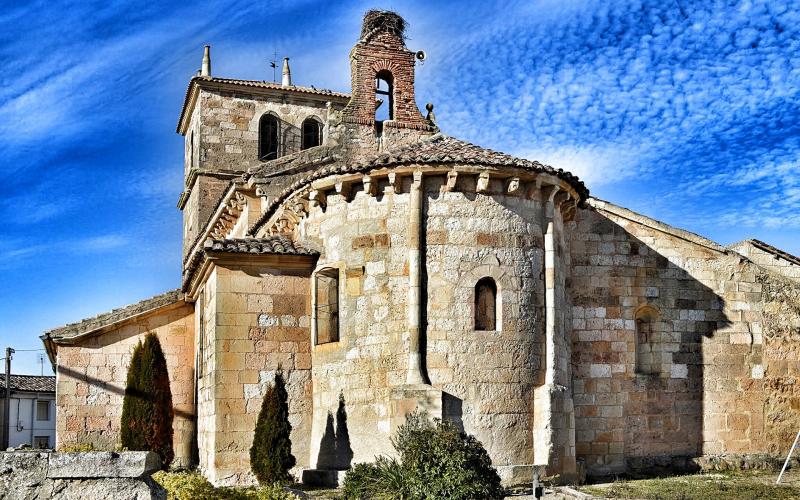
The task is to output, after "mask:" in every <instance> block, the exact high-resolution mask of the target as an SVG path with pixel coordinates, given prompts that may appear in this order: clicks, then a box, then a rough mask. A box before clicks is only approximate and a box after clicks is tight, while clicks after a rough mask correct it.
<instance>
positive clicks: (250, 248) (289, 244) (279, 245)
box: [204, 236, 319, 255]
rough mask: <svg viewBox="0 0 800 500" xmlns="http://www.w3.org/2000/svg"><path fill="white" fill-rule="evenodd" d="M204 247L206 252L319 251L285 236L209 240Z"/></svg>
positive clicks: (295, 252) (310, 252)
mask: <svg viewBox="0 0 800 500" xmlns="http://www.w3.org/2000/svg"><path fill="white" fill-rule="evenodd" d="M204 249H205V251H206V252H214V253H216V252H221V253H251V254H266V253H270V254H292V255H318V253H319V252H317V251H315V250H311V249H308V248H306V247H304V246H303V245H302V244H301V243H299V242H295V241H292V240H291V239H289V238H287V237H285V236H271V237H268V238H239V239H224V240H207V241H206V243H205V246H204Z"/></svg>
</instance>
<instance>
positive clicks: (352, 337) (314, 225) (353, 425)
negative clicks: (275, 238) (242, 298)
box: [300, 176, 544, 465]
mask: <svg viewBox="0 0 800 500" xmlns="http://www.w3.org/2000/svg"><path fill="white" fill-rule="evenodd" d="M401 181H402V182H401V183H400V184H399V186H398V189H397V192H394V191H393V190H392V189H391V188H390V187H389V186H388V184H386V183H385V182H379V183H378V186H377V193H378V194H377V195H369V194H367V193H365V192H364V191H363V189H362V187H361V186H360V185H356V186H354V188H353V193H351V194H350V196H349V199H347V200H346V199H345V198H343V197H342V196H341V195H336V194H333V193H330V194H328V195H327V207H326V208H325V210H324V211H323V210H321V209H314V210H312V211H311V213H310V214H309V216H308V218H307V219H306V220H305V221H304V222H303V224H302V225H301V226H300V238H301V239H302V240H303V241H308V242H311V243H314V244H315V245H317V246H318V247H320V248H322V249H323V250H322V255H321V257H320V259H319V262H318V264H317V268H318V269H322V268H329V267H330V268H336V269H338V270H339V276H340V287H341V290H342V291H341V298H340V303H339V317H340V339H339V342H335V343H330V344H323V345H317V346H314V347H312V355H313V363H312V365H313V368H312V370H313V379H314V393H313V394H314V395H313V397H314V425H313V432H312V448H311V461H312V465H313V464H315V460H317V459H319V458H320V457H321V452H320V449H321V448H323V444H324V442H325V436H326V428H327V427H328V421H329V420H328V415H329V413H330V414H335V412H336V410H337V407H338V401H339V395H340V394H341V395H342V396H343V398H344V402H345V410H346V412H347V422H348V426H349V429H348V434H349V437H350V446H351V448H352V462H353V463H356V462H359V461H367V460H372V458H373V457H374V456H375V455H376V454H380V453H387V454H390V453H392V448H391V445H390V442H389V437H390V433H391V431H392V428H391V427H392V423H391V410H390V392H391V389H392V388H394V387H401V386H403V385H404V384H405V382H406V367H407V366H408V359H407V355H406V354H405V353H406V352H407V349H408V348H407V345H408V344H407V342H408V339H407V338H406V335H407V334H406V332H407V331H408V320H407V315H408V311H407V299H408V281H409V277H408V264H407V263H408V258H409V257H408V255H409V249H408V245H407V227H408V224H409V215H408V213H409V211H408V203H409V189H410V177H405V178H402V179H401ZM424 182H425V194H426V196H425V202H424V214H425V217H424V223H423V227H424V228H425V230H426V233H425V241H424V243H425V245H426V252H425V259H426V262H425V264H424V266H423V268H424V269H426V270H427V278H426V279H427V283H426V285H425V286H426V288H427V296H426V298H425V301H426V303H425V304H423V307H424V308H425V309H426V310H427V316H426V318H427V335H426V339H425V344H426V345H425V351H424V352H425V356H426V359H425V364H426V366H427V369H428V370H427V371H428V373H427V376H428V377H429V379H430V382H431V383H432V384H433V386H434V387H436V388H438V389H442V390H443V391H444V392H445V393H446V394H445V396H444V401H443V407H444V408H443V412H444V414H445V416H447V417H448V418H451V419H453V420H455V421H456V422H458V423H459V424H461V425H463V426H464V428H465V430H467V432H470V433H474V434H475V435H476V436H477V437H478V439H481V440H482V441H483V442H484V444H485V445H486V446H487V449H488V450H489V453H490V455H491V456H492V459H493V461H494V462H495V463H496V464H498V465H519V464H528V465H530V464H532V462H533V457H532V448H533V445H532V437H531V436H532V425H533V412H532V399H533V396H532V393H533V387H534V384H535V383H537V381H538V383H541V382H542V380H543V378H544V375H543V373H542V369H543V367H542V364H541V363H542V361H541V360H542V332H543V329H542V328H543V326H542V319H541V318H542V311H541V306H542V304H543V291H542V290H543V289H542V272H543V260H542V259H543V252H542V242H541V228H540V226H539V217H540V214H541V206H540V203H539V202H538V201H537V200H535V199H534V200H530V199H523V198H519V197H513V196H501V195H499V194H493V195H484V194H481V195H476V194H475V193H474V190H475V182H476V176H475V177H473V176H459V184H458V186H457V188H456V189H455V190H454V191H453V192H443V190H442V185H443V183H444V176H438V177H424ZM492 182H493V183H494V182H495V181H492ZM496 182H497V185H495V184H492V185H491V188H490V190H491V191H493V192H496V193H499V192H501V191H502V187H503V186H502V183H501V182H500V181H496ZM462 191H463V192H462ZM486 276H488V277H492V278H494V279H495V281H496V282H497V285H498V291H499V294H500V297H501V299H500V302H501V303H502V310H501V311H502V312H501V328H500V329H499V330H497V331H491V332H477V331H475V329H474V324H473V318H474V316H473V304H474V295H473V293H474V286H475V284H476V283H477V281H478V279H480V278H482V277H486Z"/></svg>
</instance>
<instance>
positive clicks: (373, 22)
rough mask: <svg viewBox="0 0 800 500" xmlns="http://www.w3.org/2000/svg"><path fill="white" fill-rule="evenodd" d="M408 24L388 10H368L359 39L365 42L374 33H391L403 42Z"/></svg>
mask: <svg viewBox="0 0 800 500" xmlns="http://www.w3.org/2000/svg"><path fill="white" fill-rule="evenodd" d="M407 27H408V23H407V22H406V20H405V19H403V18H402V17H400V15H399V14H398V13H396V12H392V11H389V10H377V9H372V10H368V11H367V13H366V14H364V23H363V24H362V25H361V39H362V40H366V39H367V38H370V37H371V36H372V35H374V34H375V33H391V34H393V35H396V36H398V37H400V38H401V39H404V40H405V31H406V28H407Z"/></svg>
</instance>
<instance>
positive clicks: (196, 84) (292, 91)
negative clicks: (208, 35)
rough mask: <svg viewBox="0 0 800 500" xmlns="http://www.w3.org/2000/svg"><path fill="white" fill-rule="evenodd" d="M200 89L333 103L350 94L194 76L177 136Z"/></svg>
mask: <svg viewBox="0 0 800 500" xmlns="http://www.w3.org/2000/svg"><path fill="white" fill-rule="evenodd" d="M200 88H207V89H215V90H225V89H230V90H236V89H241V90H250V91H268V92H285V93H286V94H289V95H295V96H298V97H301V96H307V97H311V98H314V97H316V98H329V99H332V100H335V101H342V102H343V103H344V102H345V101H347V100H349V99H350V94H345V93H342V92H336V91H333V90H328V89H318V88H315V87H300V86H296V85H292V86H289V87H284V86H283V85H281V84H280V83H275V82H267V81H261V80H238V79H235V78H217V77H210V76H195V77H193V78H192V79H191V80H189V86H188V87H187V89H186V95H185V96H184V98H183V106H182V107H181V114H180V117H179V118H178V126H177V129H176V132H178V133H179V134H184V133H185V131H186V126H187V125H188V118H189V111H190V109H191V108H192V107H193V106H194V103H195V101H196V100H197V93H198V90H199V89H200Z"/></svg>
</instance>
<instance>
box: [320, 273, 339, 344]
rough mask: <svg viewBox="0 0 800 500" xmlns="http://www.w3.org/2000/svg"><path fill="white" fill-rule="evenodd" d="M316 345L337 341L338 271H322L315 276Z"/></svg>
mask: <svg viewBox="0 0 800 500" xmlns="http://www.w3.org/2000/svg"><path fill="white" fill-rule="evenodd" d="M315 288H316V297H315V312H316V317H317V320H316V327H317V342H316V343H317V344H318V345H319V344H327V343H330V342H338V341H339V270H338V269H324V270H322V271H319V272H318V273H317V275H316V287H315Z"/></svg>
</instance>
